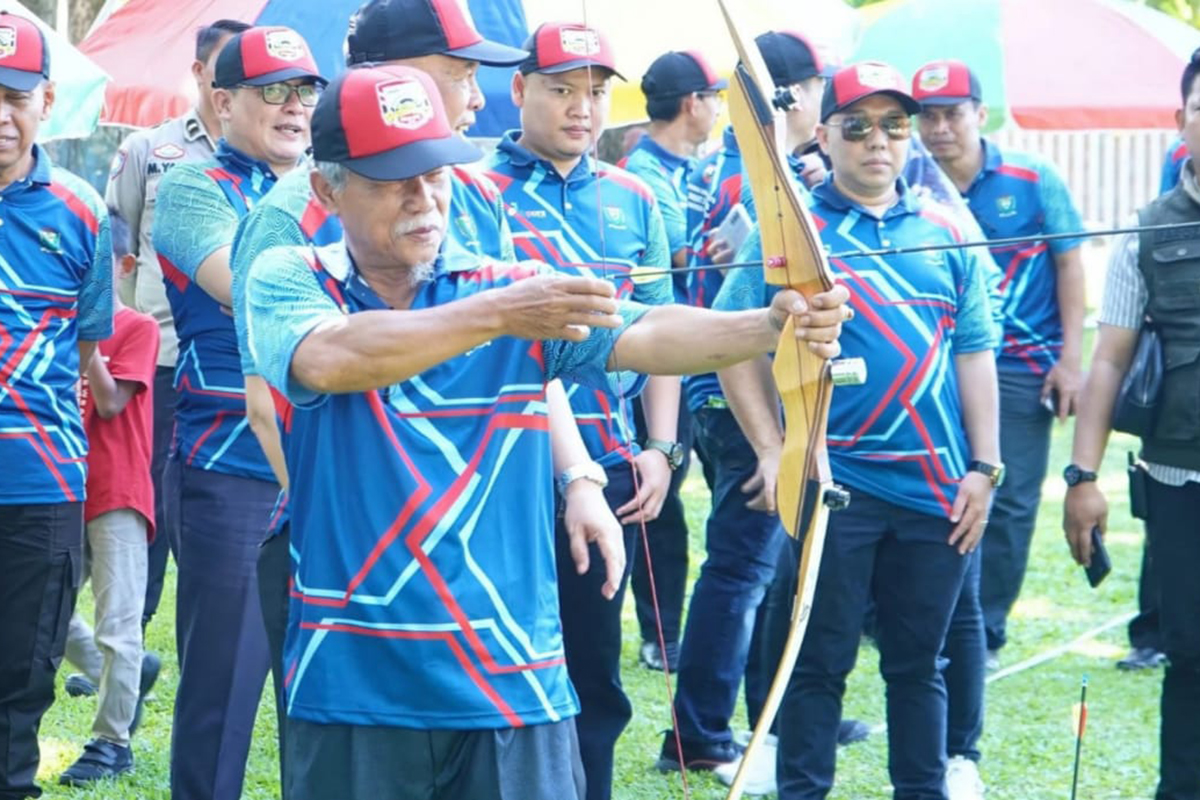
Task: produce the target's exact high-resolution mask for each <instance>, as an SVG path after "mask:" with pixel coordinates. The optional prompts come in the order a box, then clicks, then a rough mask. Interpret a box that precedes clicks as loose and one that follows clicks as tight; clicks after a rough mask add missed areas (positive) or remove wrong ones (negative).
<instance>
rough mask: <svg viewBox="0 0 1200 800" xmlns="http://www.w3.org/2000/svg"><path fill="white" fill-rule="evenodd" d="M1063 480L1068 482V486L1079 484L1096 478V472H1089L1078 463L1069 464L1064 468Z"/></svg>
mask: <svg viewBox="0 0 1200 800" xmlns="http://www.w3.org/2000/svg"><path fill="white" fill-rule="evenodd" d="M1063 480H1064V481H1066V482H1067V486H1078V485H1079V484H1081V483H1084V482H1085V481H1094V480H1096V473H1094V472H1088V471H1087V470H1086V469H1084V468H1083V467H1081V466H1079V465H1078V464H1067V468H1066V469H1064V470H1063Z"/></svg>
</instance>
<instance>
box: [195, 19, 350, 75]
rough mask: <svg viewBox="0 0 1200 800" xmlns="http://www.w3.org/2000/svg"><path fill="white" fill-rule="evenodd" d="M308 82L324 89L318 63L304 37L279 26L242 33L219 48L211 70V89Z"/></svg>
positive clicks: (252, 29) (253, 29)
mask: <svg viewBox="0 0 1200 800" xmlns="http://www.w3.org/2000/svg"><path fill="white" fill-rule="evenodd" d="M294 78H311V79H312V80H314V81H316V82H317V83H319V84H321V85H324V84H325V83H327V81H326V80H325V79H324V78H322V77H321V73H320V72H318V71H317V62H316V61H314V60H313V56H312V51H311V50H309V48H308V42H306V41H304V37H303V36H301V35H300V34H298V33H296V32H295V31H294V30H292V29H291V28H284V27H282V26H274V27H259V28H250V29H248V30H244V31H242V32H241V33H239V34H237V35H235V36H234V37H233V38H232V39H230V40H229V41H228V42H226V43H225V46H224V47H222V48H221V53H220V55H218V56H217V66H216V69H214V70H213V86H214V87H215V88H218V89H230V88H233V87H234V86H266V85H267V84H269V83H279V82H280V81H290V80H292V79H294Z"/></svg>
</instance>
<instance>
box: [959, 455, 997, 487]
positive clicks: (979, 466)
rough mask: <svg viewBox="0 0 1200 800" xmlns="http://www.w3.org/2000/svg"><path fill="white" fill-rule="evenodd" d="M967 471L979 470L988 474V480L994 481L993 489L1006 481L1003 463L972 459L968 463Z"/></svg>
mask: <svg viewBox="0 0 1200 800" xmlns="http://www.w3.org/2000/svg"><path fill="white" fill-rule="evenodd" d="M967 472H979V473H982V474H984V475H987V476H988V480H990V481H991V482H992V488H993V489H995V488H996V487H998V486H999V485H1000V484H1002V483H1004V465H1003V464H989V463H987V462H986V461H972V462H971V463H970V464H967Z"/></svg>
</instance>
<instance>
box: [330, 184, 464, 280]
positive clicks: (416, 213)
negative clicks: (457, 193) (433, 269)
mask: <svg viewBox="0 0 1200 800" xmlns="http://www.w3.org/2000/svg"><path fill="white" fill-rule="evenodd" d="M450 180H451V178H450V168H449V167H442V168H440V169H435V170H433V171H432V172H427V173H425V174H424V175H419V176H417V177H415V178H408V179H407V180H401V181H375V180H371V179H370V178H364V177H362V176H361V175H356V174H354V173H350V175H349V177H348V179H347V181H346V185H345V187H344V188H342V189H341V190H340V191H336V192H334V193H333V198H332V200H333V203H332V205H333V206H334V207H333V208H331V209H330V210H332V211H333V212H334V213H336V214H337V215H338V216H339V217H341V220H342V225H343V226H344V227H345V230H346V239H347V241H348V242H349V243H350V245H351V249H352V252H353V253H354V256H355V258H356V259H358V260H359V261H360V262H364V263H370V264H371V265H372V266H378V265H380V264H395V265H397V266H399V267H402V268H406V269H416V268H420V267H422V266H424V265H428V264H432V263H433V262H434V261H436V260H437V256H438V251H439V250H440V249H441V246H442V240H443V239H444V238H445V236H446V218H447V210H448V209H449V207H450ZM319 194H321V195H322V196H321V199H322V201H323V202H325V203H326V205H331V204H330V203H329V202H328V200H327V198H326V197H325V196H324V195H323V193H319Z"/></svg>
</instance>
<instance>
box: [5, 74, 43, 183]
mask: <svg viewBox="0 0 1200 800" xmlns="http://www.w3.org/2000/svg"><path fill="white" fill-rule="evenodd" d="M53 105H54V84H52V83H49V82H46V81H43V82H42V83H41V84H40V85H39V86H37V87H36V88H34V89H33V90H32V91H28V92H20V91H17V90H16V89H13V88H10V87H8V86H0V185H4V184H8V183H11V182H12V181H13V180H15V179H18V178H20V177H23V173H24V172H25V171H27V169H28V165H29V161H30V159H31V158H32V155H31V154H32V152H33V143H34V142H35V141H36V140H37V134H38V128H39V127H40V126H41V124H42V121H43V120H45V119H47V118H48V117H49V116H50V108H51V106H53ZM9 173H12V175H11V176H9Z"/></svg>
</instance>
